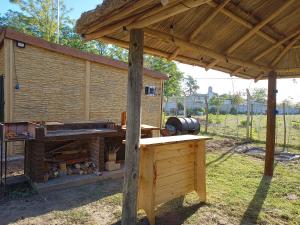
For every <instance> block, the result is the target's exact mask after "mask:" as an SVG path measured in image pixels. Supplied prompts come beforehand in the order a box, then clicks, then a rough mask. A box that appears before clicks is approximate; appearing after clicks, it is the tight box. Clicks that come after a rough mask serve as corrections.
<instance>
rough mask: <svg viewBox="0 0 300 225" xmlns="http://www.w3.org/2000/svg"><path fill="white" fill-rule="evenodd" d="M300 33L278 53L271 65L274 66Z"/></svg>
mask: <svg viewBox="0 0 300 225" xmlns="http://www.w3.org/2000/svg"><path fill="white" fill-rule="evenodd" d="M299 37H300V34H298V35H297V36H296V37H295V38H294V39H293V40H292V41H291V42H290V43H289V44H288V45H287V46H286V47H285V48H284V49H283V51H281V52H280V53H279V55H278V56H277V57H276V58H275V59H274V60H273V62H272V63H271V66H275V65H276V64H277V63H278V62H279V61H280V59H281V58H282V57H283V56H284V55H285V54H286V53H287V52H288V51H289V50H290V49H291V48H292V47H293V45H294V44H295V43H296V42H297V41H298V39H299Z"/></svg>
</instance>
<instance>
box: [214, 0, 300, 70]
mask: <svg viewBox="0 0 300 225" xmlns="http://www.w3.org/2000/svg"><path fill="white" fill-rule="evenodd" d="M294 1H295V0H289V1H287V2H285V3H284V4H283V5H282V6H281V7H280V8H279V9H277V10H276V11H275V12H273V13H272V14H271V15H269V16H268V17H267V18H266V19H264V20H262V21H261V22H259V23H258V24H257V25H256V26H255V27H253V28H252V29H251V30H250V31H249V32H248V33H246V34H245V35H244V36H243V37H241V38H240V39H239V40H237V41H236V42H234V44H233V45H231V46H230V47H229V48H228V49H227V51H226V55H229V54H231V53H232V52H233V51H234V50H236V49H237V48H238V47H239V46H241V45H242V44H244V43H245V42H246V41H247V40H249V39H250V38H251V37H253V35H255V34H256V33H257V31H259V30H260V29H261V28H262V27H264V26H265V25H266V24H267V23H269V22H270V21H271V20H273V19H274V18H275V17H276V16H278V15H279V14H280V13H281V12H282V11H283V10H285V9H286V8H287V7H288V6H290V5H291V4H292V3H293V2H294ZM217 63H218V60H217V59H216V60H215V61H214V62H212V65H216V64H217Z"/></svg>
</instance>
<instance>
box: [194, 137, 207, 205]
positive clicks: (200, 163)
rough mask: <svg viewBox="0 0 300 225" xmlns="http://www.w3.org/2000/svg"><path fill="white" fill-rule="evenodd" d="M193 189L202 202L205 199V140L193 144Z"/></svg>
mask: <svg viewBox="0 0 300 225" xmlns="http://www.w3.org/2000/svg"><path fill="white" fill-rule="evenodd" d="M195 151H196V157H195V182H194V183H195V190H196V192H197V193H198V196H199V199H200V201H202V202H205V201H206V170H205V142H204V141H199V142H198V143H197V144H195Z"/></svg>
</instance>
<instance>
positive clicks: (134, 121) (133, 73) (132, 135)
mask: <svg viewBox="0 0 300 225" xmlns="http://www.w3.org/2000/svg"><path fill="white" fill-rule="evenodd" d="M143 47H144V32H143V30H142V29H137V30H136V29H133V30H131V31H130V43H129V56H128V61H129V62H128V67H129V68H128V91H127V125H126V129H127V131H126V151H125V177H124V187H123V210H122V225H132V224H136V220H137V195H138V178H139V154H140V152H139V151H140V136H141V93H142V85H143Z"/></svg>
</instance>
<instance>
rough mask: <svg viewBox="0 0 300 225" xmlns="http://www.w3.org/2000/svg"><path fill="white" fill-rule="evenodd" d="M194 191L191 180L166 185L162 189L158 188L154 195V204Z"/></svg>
mask: <svg viewBox="0 0 300 225" xmlns="http://www.w3.org/2000/svg"><path fill="white" fill-rule="evenodd" d="M192 191H194V181H193V180H183V181H182V182H180V183H177V184H176V185H174V184H172V185H170V186H166V187H165V188H164V189H159V190H158V191H157V192H156V195H155V205H158V204H161V203H164V202H167V201H170V200H172V199H174V198H177V197H180V196H184V195H185V194H186V193H189V192H192Z"/></svg>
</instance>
